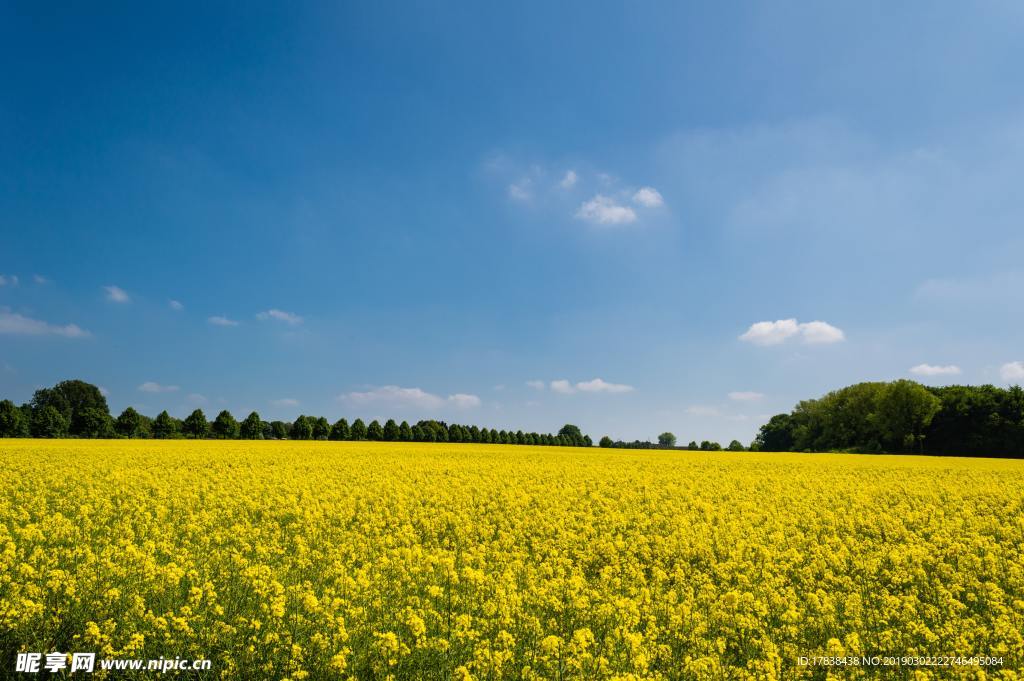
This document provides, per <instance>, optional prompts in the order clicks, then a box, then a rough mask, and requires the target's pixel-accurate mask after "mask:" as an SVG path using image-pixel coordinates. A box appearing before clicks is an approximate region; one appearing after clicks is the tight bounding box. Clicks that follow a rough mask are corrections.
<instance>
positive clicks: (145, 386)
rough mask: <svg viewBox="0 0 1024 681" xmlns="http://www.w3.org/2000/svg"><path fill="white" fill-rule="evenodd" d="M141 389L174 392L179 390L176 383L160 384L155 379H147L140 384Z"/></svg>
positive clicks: (149, 391) (148, 391)
mask: <svg viewBox="0 0 1024 681" xmlns="http://www.w3.org/2000/svg"><path fill="white" fill-rule="evenodd" d="M139 390H141V391H142V392H144V393H173V392H177V391H178V386H176V385H160V384H159V383H156V382H154V381H146V382H145V383H143V384H142V385H140V386H139Z"/></svg>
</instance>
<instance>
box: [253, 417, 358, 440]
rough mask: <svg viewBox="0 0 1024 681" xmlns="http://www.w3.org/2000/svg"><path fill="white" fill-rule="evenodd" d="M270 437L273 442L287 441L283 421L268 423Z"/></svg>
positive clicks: (286, 432) (285, 427)
mask: <svg viewBox="0 0 1024 681" xmlns="http://www.w3.org/2000/svg"><path fill="white" fill-rule="evenodd" d="M343 420H344V419H343ZM270 435H271V437H273V438H274V439H275V440H285V439H287V438H288V424H286V423H285V422H284V421H271V422H270Z"/></svg>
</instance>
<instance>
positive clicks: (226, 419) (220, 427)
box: [210, 409, 239, 440]
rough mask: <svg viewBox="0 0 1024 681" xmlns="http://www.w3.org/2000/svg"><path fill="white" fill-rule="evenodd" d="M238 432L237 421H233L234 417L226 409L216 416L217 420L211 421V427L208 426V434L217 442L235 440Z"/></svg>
mask: <svg viewBox="0 0 1024 681" xmlns="http://www.w3.org/2000/svg"><path fill="white" fill-rule="evenodd" d="M238 430H239V429H238V421H236V420H235V417H234V416H232V415H231V412H230V411H228V410H227V409H224V410H223V411H221V413H219V414H217V418H215V419H214V420H213V425H211V426H210V432H211V433H212V434H213V436H214V437H215V438H217V439H218V440H237V439H238Z"/></svg>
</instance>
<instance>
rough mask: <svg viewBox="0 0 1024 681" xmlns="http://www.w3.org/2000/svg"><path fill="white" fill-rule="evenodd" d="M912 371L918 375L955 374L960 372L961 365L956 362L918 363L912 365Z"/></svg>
mask: <svg viewBox="0 0 1024 681" xmlns="http://www.w3.org/2000/svg"><path fill="white" fill-rule="evenodd" d="M910 373H912V374H916V375H918V376H955V375H957V374H959V373H960V367H958V366H956V365H955V364H949V365H947V366H938V365H935V364H918V365H917V366H913V367H910Z"/></svg>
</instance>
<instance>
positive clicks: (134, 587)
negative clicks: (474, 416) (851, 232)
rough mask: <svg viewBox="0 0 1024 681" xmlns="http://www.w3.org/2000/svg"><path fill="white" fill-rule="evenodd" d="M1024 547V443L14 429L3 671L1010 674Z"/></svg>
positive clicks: (3, 575)
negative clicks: (95, 659)
mask: <svg viewBox="0 0 1024 681" xmlns="http://www.w3.org/2000/svg"><path fill="white" fill-rule="evenodd" d="M1022 540H1024V462H1021V461H999V460H983V459H950V458H924V457H894V456H877V457H872V456H857V455H833V454H822V455H798V454H753V453H723V452H715V453H698V452H675V451H607V450H599V449H593V450H579V449H569V448H556V447H513V446H489V445H449V444H406V443H402V444H393V443H358V442H240V441H231V442H210V441H184V440H182V441H134V440H126V441H71V440H64V441H60V440H54V441H40V440H32V441H29V440H4V441H0V645H2V646H3V648H4V654H5V657H4V662H3V664H4V665H5V668H4V669H3V670H0V676H4V677H6V676H15V675H14V674H13V673H12V671H11V670H13V659H14V657H15V655H16V653H18V652H24V651H40V652H43V653H48V652H52V651H60V652H72V651H93V652H95V653H96V654H97V655H98V656H100V657H125V658H158V657H169V658H175V657H182V658H209V659H210V660H211V663H212V664H211V669H210V671H208V672H202V673H199V674H198V676H199V677H202V678H224V679H236V678H238V679H264V678H266V679H291V680H299V679H347V678H352V679H613V678H614V679H748V678H749V679H793V678H826V675H828V674H831V678H851V679H855V678H965V679H966V678H971V679H974V678H1003V679H1014V678H1018V674H1021V669H1022V667H1024V634H1022V632H1024V549H1022ZM854 656H866V657H870V656H896V657H910V656H920V657H923V658H928V657H934V658H940V657H944V656H950V657H957V656H958V657H962V658H972V657H974V656H988V657H992V658H996V659H998V660H999V661H1000V663H999V664H994V663H993V664H989V665H987V666H979V665H977V664H963V663H961V664H958V665H952V666H929V665H927V664H920V663H919V664H917V665H916V666H914V665H911V664H910V663H907V664H906V665H900V666H892V667H889V668H887V669H878V668H867V667H864V666H845V665H844V666H841V667H839V666H833V667H827V668H826V667H822V666H814V665H813V664H810V663H807V662H806V661H805V662H803V663H801V661H800V660H801V658H806V659H808V660H812V661H813V660H814V659H816V658H823V657H824V658H828V659H832V660H844V659H847V658H853V657H854ZM133 675H134V676H133ZM75 677H76V675H69V677H68V678H75ZM92 677H93V678H103V677H106V678H155V677H154V674H153V673H152V672H148V673H147V672H103V671H98V672H96V673H94V674H93V675H92ZM194 677H195V676H193V678H194ZM26 678H27V677H26Z"/></svg>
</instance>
